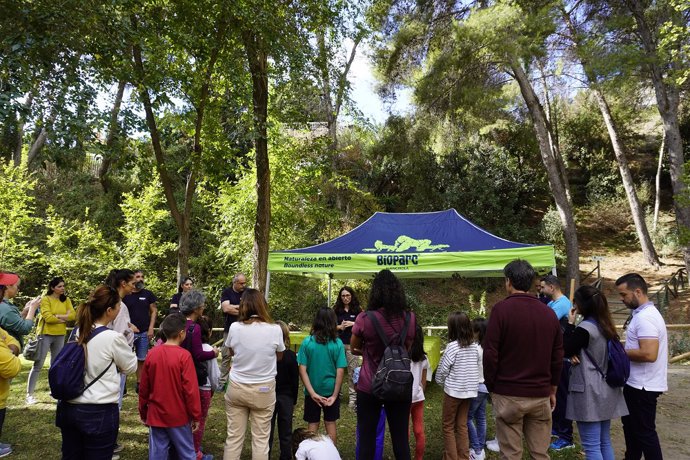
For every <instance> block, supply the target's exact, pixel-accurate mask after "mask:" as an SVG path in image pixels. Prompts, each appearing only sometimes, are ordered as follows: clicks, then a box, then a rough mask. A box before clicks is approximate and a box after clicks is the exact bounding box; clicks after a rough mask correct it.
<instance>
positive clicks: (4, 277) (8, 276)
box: [0, 273, 19, 286]
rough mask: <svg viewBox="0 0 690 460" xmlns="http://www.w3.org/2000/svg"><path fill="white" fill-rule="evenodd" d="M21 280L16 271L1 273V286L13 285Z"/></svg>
mask: <svg viewBox="0 0 690 460" xmlns="http://www.w3.org/2000/svg"><path fill="white" fill-rule="evenodd" d="M17 281H19V276H17V275H15V274H14V273H0V286H12V285H13V284H15V283H16V282H17Z"/></svg>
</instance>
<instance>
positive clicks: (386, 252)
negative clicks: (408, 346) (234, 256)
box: [266, 209, 556, 305]
mask: <svg viewBox="0 0 690 460" xmlns="http://www.w3.org/2000/svg"><path fill="white" fill-rule="evenodd" d="M514 259H523V260H526V261H528V262H529V263H530V264H532V266H533V267H534V268H535V270H537V271H538V272H539V273H547V272H553V273H555V267H556V259H555V256H554V249H553V246H550V245H532V244H525V243H515V242H512V241H508V240H505V239H503V238H499V237H497V236H495V235H492V234H491V233H489V232H487V231H486V230H484V229H482V228H480V227H478V226H476V225H475V224H473V223H472V222H470V221H469V220H467V219H465V218H464V217H463V216H461V215H460V214H458V212H457V211H456V210H455V209H448V210H446V211H438V212H424V213H404V214H401V213H385V212H377V213H375V214H374V215H373V216H372V217H370V218H369V219H368V220H366V221H365V222H364V223H362V224H361V225H360V226H359V227H357V228H355V229H353V230H352V231H350V232H348V233H346V234H344V235H341V236H339V237H337V238H335V239H333V240H331V241H327V242H325V243H321V244H317V245H315V246H310V247H307V248H299V249H287V250H280V251H272V252H270V253H269V256H268V282H267V283H266V295H267V296H268V290H269V287H270V276H271V273H290V274H293V275H300V276H308V277H316V278H326V279H328V280H329V289H328V304H329V305H330V303H331V299H330V296H331V289H330V284H331V283H330V282H331V280H333V279H357V278H371V277H373V276H374V275H375V274H376V273H378V272H379V271H381V270H383V269H385V268H387V269H390V270H392V271H393V272H394V273H395V274H396V275H397V276H399V277H402V278H445V277H452V276H460V277H502V276H503V267H505V265H506V264H507V263H508V262H510V261H511V260H514Z"/></svg>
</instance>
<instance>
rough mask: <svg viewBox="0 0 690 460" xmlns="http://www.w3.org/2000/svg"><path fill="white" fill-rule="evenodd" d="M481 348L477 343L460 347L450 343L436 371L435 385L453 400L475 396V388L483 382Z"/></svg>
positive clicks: (456, 343) (455, 342)
mask: <svg viewBox="0 0 690 460" xmlns="http://www.w3.org/2000/svg"><path fill="white" fill-rule="evenodd" d="M483 374H484V371H483V368H482V353H481V348H480V347H479V345H478V344H477V343H472V344H471V345H470V346H467V347H461V346H460V344H458V342H457V341H453V342H450V343H449V344H448V346H446V351H445V352H444V353H443V359H441V364H439V366H438V369H437V370H436V383H438V384H439V385H443V391H444V392H445V393H446V394H447V395H448V396H452V397H453V398H458V399H468V398H475V397H476V396H477V388H478V386H479V383H480V382H483V381H484V378H483V377H482V376H483Z"/></svg>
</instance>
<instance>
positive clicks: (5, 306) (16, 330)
mask: <svg viewBox="0 0 690 460" xmlns="http://www.w3.org/2000/svg"><path fill="white" fill-rule="evenodd" d="M20 284H21V279H19V276H17V274H16V273H9V272H2V273H0V294H2V296H1V297H0V298H2V302H0V327H1V328H3V329H4V330H5V331H6V332H7V333H8V334H10V335H11V336H12V337H14V338H15V339H17V342H19V345H20V346H21V347H22V348H23V347H24V336H25V335H26V334H28V333H29V332H31V329H33V327H34V317H35V316H36V310H37V309H38V306H39V303H38V302H31V303H30V306H29V309H28V310H27V313H26V317H25V318H22V315H21V314H20V313H19V309H17V307H16V306H15V305H14V304H13V303H12V301H11V299H13V298H14V296H16V295H17V292H19V285H20Z"/></svg>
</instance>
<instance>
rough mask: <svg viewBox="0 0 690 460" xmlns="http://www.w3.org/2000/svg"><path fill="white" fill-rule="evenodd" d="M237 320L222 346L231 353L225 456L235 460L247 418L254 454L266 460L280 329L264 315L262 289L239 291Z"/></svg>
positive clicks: (256, 459)
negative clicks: (242, 292) (240, 297)
mask: <svg viewBox="0 0 690 460" xmlns="http://www.w3.org/2000/svg"><path fill="white" fill-rule="evenodd" d="M238 313H239V317H238V320H237V321H235V322H233V323H232V324H231V325H230V329H229V331H228V337H227V340H226V341H225V346H226V347H227V348H228V350H229V352H230V356H233V357H234V358H233V363H232V368H231V369H230V374H229V376H228V389H227V391H226V392H225V413H226V415H227V419H228V423H227V427H228V428H227V437H226V439H225V450H224V455H223V459H224V460H239V459H240V457H241V455H242V446H243V445H244V435H245V431H246V429H247V419H250V420H251V430H252V459H254V460H268V439H269V436H270V434H271V417H272V416H273V408H274V407H275V402H276V380H275V378H276V374H277V361H279V360H280V359H282V357H283V351H284V350H285V343H284V342H283V331H282V330H281V329H280V326H278V325H277V324H274V323H273V321H272V320H271V316H270V315H269V314H268V305H267V304H266V299H265V298H264V296H263V294H262V293H261V292H260V291H257V290H256V289H247V290H246V291H245V292H244V294H242V299H241V301H240V308H239V312H238Z"/></svg>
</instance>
